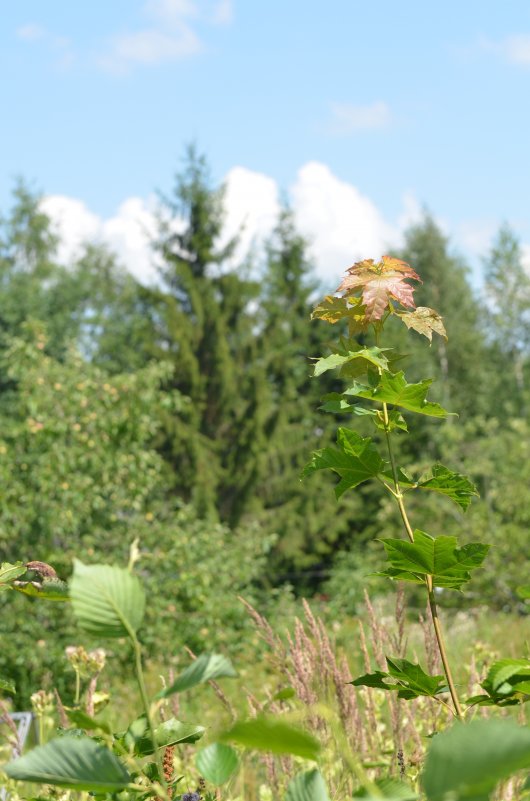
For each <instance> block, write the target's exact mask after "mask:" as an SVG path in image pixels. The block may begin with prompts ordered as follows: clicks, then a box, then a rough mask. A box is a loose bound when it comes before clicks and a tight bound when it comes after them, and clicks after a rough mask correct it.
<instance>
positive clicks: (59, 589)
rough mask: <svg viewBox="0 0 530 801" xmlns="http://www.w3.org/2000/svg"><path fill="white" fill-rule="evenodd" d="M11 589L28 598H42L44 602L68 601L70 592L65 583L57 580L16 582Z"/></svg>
mask: <svg viewBox="0 0 530 801" xmlns="http://www.w3.org/2000/svg"><path fill="white" fill-rule="evenodd" d="M13 589H15V590H16V591H17V592H21V593H22V594H23V595H29V596H30V598H42V599H43V600H46V601H69V600H70V592H69V590H68V584H67V583H66V581H61V579H59V578H54V579H46V578H45V579H43V581H41V582H37V581H16V582H15V583H14V585H13Z"/></svg>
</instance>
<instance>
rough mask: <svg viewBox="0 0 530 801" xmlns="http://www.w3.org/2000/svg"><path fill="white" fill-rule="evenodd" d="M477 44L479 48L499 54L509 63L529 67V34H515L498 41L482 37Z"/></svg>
mask: <svg viewBox="0 0 530 801" xmlns="http://www.w3.org/2000/svg"><path fill="white" fill-rule="evenodd" d="M478 46H479V48H480V49H481V50H484V51H486V52H489V53H494V54H496V55H497V56H500V57H501V58H503V59H504V60H505V61H508V62H509V63H510V64H518V65H520V66H523V67H530V34H526V33H522V34H515V35H513V36H506V37H505V38H504V39H499V40H498V41H493V40H491V39H488V38H486V37H482V38H481V39H480V40H479V43H478Z"/></svg>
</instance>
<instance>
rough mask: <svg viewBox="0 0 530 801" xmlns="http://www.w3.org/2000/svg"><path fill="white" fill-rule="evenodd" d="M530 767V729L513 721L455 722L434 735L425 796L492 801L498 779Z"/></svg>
mask: <svg viewBox="0 0 530 801" xmlns="http://www.w3.org/2000/svg"><path fill="white" fill-rule="evenodd" d="M523 768H530V729H529V728H528V727H527V726H518V725H517V724H516V723H515V722H513V721H511V720H500V719H495V718H494V719H491V720H473V721H471V722H470V723H455V724H454V725H453V726H452V727H451V728H450V729H448V730H446V731H443V732H441V733H440V734H437V735H436V737H433V738H432V740H431V744H430V747H429V750H428V753H427V758H426V761H425V768H424V771H423V775H422V785H423V789H424V791H425V794H426V796H427V801H445V800H446V799H449V798H450V799H451V800H452V801H488V799H489V798H490V795H491V793H492V791H493V790H494V789H495V787H496V785H497V784H498V782H499V781H501V780H503V779H507V778H508V777H509V776H512V775H513V774H514V773H515V772H517V771H519V770H521V769H523Z"/></svg>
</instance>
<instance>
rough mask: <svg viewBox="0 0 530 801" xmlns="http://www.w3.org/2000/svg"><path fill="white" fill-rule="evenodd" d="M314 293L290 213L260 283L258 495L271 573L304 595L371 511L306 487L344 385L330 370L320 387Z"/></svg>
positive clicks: (323, 337)
mask: <svg viewBox="0 0 530 801" xmlns="http://www.w3.org/2000/svg"><path fill="white" fill-rule="evenodd" d="M316 288H317V284H316V282H315V280H314V277H313V267H312V265H311V263H310V260H309V256H308V245H307V242H306V241H305V240H304V239H303V237H301V236H300V235H299V233H298V232H297V230H296V226H295V223H294V219H293V215H292V213H291V211H290V210H289V209H287V208H286V209H284V210H283V211H282V212H281V214H280V216H279V219H278V223H277V225H276V228H275V230H274V232H273V234H272V236H271V238H270V240H269V242H268V245H267V248H266V259H265V269H264V275H263V283H262V301H261V319H262V323H261V326H260V340H261V353H262V354H263V357H262V358H263V359H264V361H265V363H266V366H267V382H268V385H269V387H270V396H271V412H270V415H269V417H268V420H267V429H266V434H267V442H268V451H267V470H266V477H265V480H264V482H263V483H262V484H261V486H260V487H258V492H259V496H260V499H261V501H262V503H263V505H264V515H265V518H266V519H267V520H268V526H269V527H271V528H272V529H273V530H274V531H275V532H276V533H277V534H278V535H279V543H278V548H277V551H276V554H275V556H274V558H273V560H272V565H273V568H274V570H275V571H280V574H284V575H286V576H287V577H288V578H289V579H290V580H291V582H292V583H293V584H297V585H298V588H299V589H305V590H307V589H308V588H309V587H312V588H313V589H314V588H315V586H316V585H318V583H319V582H320V580H321V579H322V578H324V577H325V575H326V568H327V566H328V564H329V560H330V559H331V557H332V554H333V551H334V550H335V549H336V548H337V547H339V546H340V544H341V542H342V540H343V538H347V539H348V540H351V537H352V534H353V536H354V537H355V533H356V532H357V534H358V535H359V536H360V535H361V534H362V532H363V528H364V521H365V519H366V515H365V512H366V509H367V506H366V503H365V505H364V508H363V501H362V500H360V499H359V498H355V497H354V500H353V501H351V500H349V499H346V501H345V504H346V508H345V509H344V513H343V514H341V515H336V514H334V508H335V501H334V500H333V496H332V493H330V491H329V486H327V485H325V484H321V485H320V486H318V487H317V486H316V485H309V484H308V483H307V482H300V473H301V470H302V468H303V466H304V465H305V462H306V461H307V459H306V453H307V448H308V447H311V448H312V447H314V448H319V447H322V446H326V445H330V444H331V443H332V437H333V425H332V424H333V423H334V422H335V421H333V420H331V419H330V416H329V415H325V414H322V413H320V412H319V411H318V409H317V407H318V405H319V399H320V396H321V395H322V394H324V393H325V392H326V390H327V391H328V392H331V391H334V390H336V389H337V388H338V386H337V381H336V378H335V377H334V376H333V375H332V374H331V373H329V374H328V375H329V380H328V381H327V384H328V386H327V387H326V381H325V379H326V378H327V376H322V377H321V379H320V382H316V381H314V380H313V379H312V372H313V367H312V363H311V361H310V360H309V359H308V354H311V353H314V354H318V353H319V352H321V350H322V347H325V342H326V341H327V339H328V337H329V330H328V327H327V326H325V325H323V324H321V323H320V322H319V321H315V322H314V323H313V324H312V325H309V324H308V321H309V318H310V316H311V312H312V310H313V306H314V300H313V298H314V296H315V292H316ZM364 500H365V501H366V498H365V499H364ZM330 521H333V522H332V523H331V525H330Z"/></svg>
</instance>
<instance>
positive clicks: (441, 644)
mask: <svg viewBox="0 0 530 801" xmlns="http://www.w3.org/2000/svg"><path fill="white" fill-rule="evenodd" d="M383 421H384V425H385V438H386V444H387V448H388V455H389V458H390V465H391V467H392V477H393V479H394V492H392V495H393V496H394V497H395V499H396V503H397V505H398V508H399V513H400V515H401V519H402V521H403V525H404V526H405V531H406V532H407V536H408V538H409V540H410V541H411V542H414V532H413V530H412V526H411V525H410V521H409V518H408V515H407V510H406V509H405V503H404V501H403V493H402V492H401V488H400V486H399V478H398V474H397V469H396V462H395V459H394V453H393V451H392V442H391V439H390V431H389V419H388V408H387V405H386V403H383ZM425 585H426V587H427V595H428V598H429V608H430V610H431V617H432V622H433V626H434V633H435V635H436V642H437V643H438V651H439V652H440V657H441V659H442V665H443V668H444V673H445V678H446V679H447V686H448V687H449V692H450V694H451V699H452V701H453V706H454V708H455V713H456V716H457V718H459V720H463V718H464V715H463V712H462V707H461V706H460V701H459V700H458V694H457V692H456V687H455V683H454V680H453V674H452V671H451V666H450V665H449V660H448V658H447V649H446V647H445V640H444V636H443V631H442V625H441V623H440V618H439V617H438V607H437V606H436V599H435V597H434V587H433V583H432V576H427V577H426V579H425Z"/></svg>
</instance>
